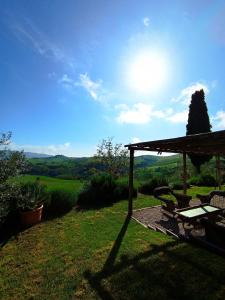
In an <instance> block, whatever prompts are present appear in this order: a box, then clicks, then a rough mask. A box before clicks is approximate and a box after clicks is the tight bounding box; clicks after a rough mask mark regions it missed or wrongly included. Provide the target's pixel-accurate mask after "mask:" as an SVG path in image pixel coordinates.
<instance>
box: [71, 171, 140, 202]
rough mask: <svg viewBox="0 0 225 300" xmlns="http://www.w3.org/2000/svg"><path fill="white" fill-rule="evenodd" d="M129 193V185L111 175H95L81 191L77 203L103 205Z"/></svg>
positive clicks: (125, 196)
mask: <svg viewBox="0 0 225 300" xmlns="http://www.w3.org/2000/svg"><path fill="white" fill-rule="evenodd" d="M128 194H129V192H128V186H127V185H126V184H124V183H118V182H116V181H115V179H114V178H113V177H112V176H111V175H109V174H101V175H95V176H94V177H92V179H91V181H90V182H89V183H87V184H86V185H85V186H84V188H83V190H82V191H81V192H80V194H79V196H78V201H77V204H78V205H79V206H81V207H103V206H108V205H112V204H113V203H114V202H116V201H118V200H121V199H126V198H128ZM135 194H136V195H137V191H135V192H134V195H135Z"/></svg>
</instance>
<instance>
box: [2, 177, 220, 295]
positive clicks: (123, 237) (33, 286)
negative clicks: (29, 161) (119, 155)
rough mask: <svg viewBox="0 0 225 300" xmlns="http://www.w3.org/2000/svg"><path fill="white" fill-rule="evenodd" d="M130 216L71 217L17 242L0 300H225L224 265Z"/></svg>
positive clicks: (7, 251)
mask: <svg viewBox="0 0 225 300" xmlns="http://www.w3.org/2000/svg"><path fill="white" fill-rule="evenodd" d="M26 179H28V178H27V177H26ZM24 180H25V179H24ZM43 180H47V183H48V182H49V181H51V180H50V179H45V178H43ZM53 182H54V181H53ZM53 182H52V185H53V186H54V183H53ZM55 184H56V186H58V181H56V182H55ZM62 184H63V183H62ZM68 186H69V183H68ZM199 191H200V189H198V188H194V189H191V193H192V194H195V193H197V192H199ZM201 191H203V189H201ZM155 204H158V201H157V200H154V199H153V198H152V197H148V196H143V195H141V196H139V197H138V199H137V200H135V201H134V207H135V208H141V207H146V206H151V205H155ZM126 211H127V201H121V202H119V203H117V204H115V205H113V206H112V207H107V208H103V209H100V210H89V211H75V210H72V211H71V212H69V213H68V214H66V215H64V216H63V217H61V218H56V219H52V220H48V221H45V222H42V223H41V224H39V225H36V226H34V227H32V228H29V229H27V230H25V231H23V232H21V233H20V234H19V235H18V236H17V237H12V238H11V240H9V241H8V243H6V244H5V245H4V246H3V247H2V248H1V251H0V299H6V300H7V299H18V300H19V299H134V300H136V299H160V300H163V299H171V300H172V299H196V300H197V299H198V300H199V299H225V261H224V258H222V257H220V256H217V255H215V254H213V253H211V252H208V251H207V250H205V249H202V248H199V247H195V246H193V245H190V244H187V243H184V242H180V241H177V240H175V239H174V238H172V237H169V236H166V235H164V234H162V233H159V232H155V231H152V230H149V229H146V228H144V227H143V226H141V225H140V224H138V223H136V222H135V221H133V220H129V219H126Z"/></svg>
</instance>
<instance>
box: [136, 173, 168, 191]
mask: <svg viewBox="0 0 225 300" xmlns="http://www.w3.org/2000/svg"><path fill="white" fill-rule="evenodd" d="M165 185H166V186H167V185H168V182H167V180H166V179H165V178H161V177H155V178H152V179H150V180H149V181H147V182H145V183H143V184H142V185H141V186H140V187H139V189H138V190H139V192H140V193H142V194H146V195H153V191H154V189H155V188H157V187H159V186H165Z"/></svg>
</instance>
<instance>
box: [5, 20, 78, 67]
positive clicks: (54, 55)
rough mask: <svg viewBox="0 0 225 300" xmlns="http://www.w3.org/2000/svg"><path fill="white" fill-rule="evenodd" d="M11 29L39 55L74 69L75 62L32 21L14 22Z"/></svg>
mask: <svg viewBox="0 0 225 300" xmlns="http://www.w3.org/2000/svg"><path fill="white" fill-rule="evenodd" d="M10 27H11V30H12V32H13V34H14V35H15V36H16V38H17V39H18V40H19V41H20V42H22V43H24V44H25V45H27V46H29V47H31V48H32V49H34V51H35V52H36V53H38V54H39V55H41V56H44V57H47V58H51V59H53V60H55V61H57V62H61V63H63V64H66V65H67V66H68V67H70V68H74V61H73V60H72V59H71V58H69V57H68V56H67V55H65V53H64V51H63V50H62V49H61V48H60V47H59V46H58V45H56V44H55V43H53V42H52V41H51V40H50V38H49V37H47V36H46V35H45V34H44V33H43V32H42V31H41V30H40V29H39V28H38V27H37V26H36V25H35V24H34V23H33V22H32V21H31V20H30V19H23V20H21V21H20V22H19V21H15V20H14V21H12V22H11V24H10Z"/></svg>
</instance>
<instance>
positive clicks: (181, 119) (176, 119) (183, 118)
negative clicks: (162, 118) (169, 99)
mask: <svg viewBox="0 0 225 300" xmlns="http://www.w3.org/2000/svg"><path fill="white" fill-rule="evenodd" d="M166 119H167V120H168V121H170V122H172V123H187V120H188V110H184V111H180V112H176V113H174V114H172V115H170V116H167V117H166Z"/></svg>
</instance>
